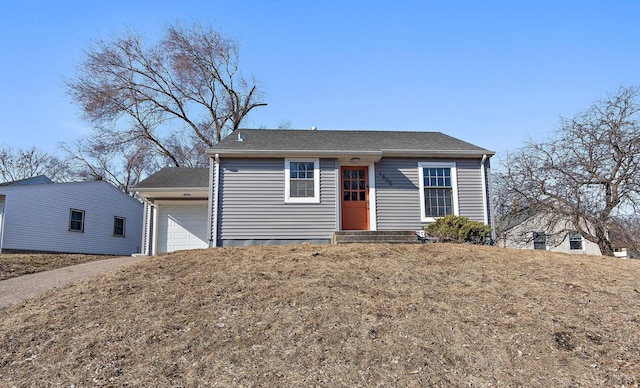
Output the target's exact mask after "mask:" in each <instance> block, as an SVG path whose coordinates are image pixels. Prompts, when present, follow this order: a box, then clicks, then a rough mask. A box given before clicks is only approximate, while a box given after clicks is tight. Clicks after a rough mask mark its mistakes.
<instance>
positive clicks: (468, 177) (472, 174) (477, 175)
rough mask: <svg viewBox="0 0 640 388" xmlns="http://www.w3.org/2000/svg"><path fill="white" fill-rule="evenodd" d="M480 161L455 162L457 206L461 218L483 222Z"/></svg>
mask: <svg viewBox="0 0 640 388" xmlns="http://www.w3.org/2000/svg"><path fill="white" fill-rule="evenodd" d="M481 160H482V159H464V160H457V161H456V171H457V173H458V204H459V211H460V215H461V216H465V217H469V218H470V219H472V220H474V221H478V222H484V198H483V196H484V195H485V193H484V192H483V191H482V180H483V179H484V177H483V176H482V169H481V168H480V162H481Z"/></svg>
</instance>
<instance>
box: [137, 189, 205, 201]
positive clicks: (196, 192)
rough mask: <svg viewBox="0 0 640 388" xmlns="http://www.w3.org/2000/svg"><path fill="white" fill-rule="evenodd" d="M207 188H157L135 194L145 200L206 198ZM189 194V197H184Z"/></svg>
mask: <svg viewBox="0 0 640 388" xmlns="http://www.w3.org/2000/svg"><path fill="white" fill-rule="evenodd" d="M208 190H209V188H208V187H158V188H147V189H142V190H137V191H136V194H137V195H138V196H139V197H141V198H145V199H154V198H176V199H187V198H199V197H202V198H207V193H208ZM185 194H189V196H185Z"/></svg>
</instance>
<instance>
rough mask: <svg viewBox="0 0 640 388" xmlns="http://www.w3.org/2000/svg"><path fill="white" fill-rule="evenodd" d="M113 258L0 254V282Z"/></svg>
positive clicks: (56, 254) (72, 255)
mask: <svg viewBox="0 0 640 388" xmlns="http://www.w3.org/2000/svg"><path fill="white" fill-rule="evenodd" d="M113 257H114V256H104V255H101V256H98V255H82V254H64V253H50V254H37V253H6V254H5V253H3V254H0V280H4V279H9V278H13V277H17V276H22V275H27V274H30V273H36V272H42V271H49V270H52V269H56V268H61V267H66V266H69V265H74V264H82V263H87V262H89V261H95V260H103V259H112V258H113Z"/></svg>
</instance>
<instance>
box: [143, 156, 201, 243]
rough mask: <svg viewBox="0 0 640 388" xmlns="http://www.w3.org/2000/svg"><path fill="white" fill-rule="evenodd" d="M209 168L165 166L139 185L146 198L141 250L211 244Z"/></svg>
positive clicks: (144, 200)
mask: <svg viewBox="0 0 640 388" xmlns="http://www.w3.org/2000/svg"><path fill="white" fill-rule="evenodd" d="M208 187H209V169H208V168H186V167H165V168H163V169H161V170H160V171H158V172H157V173H155V174H153V175H151V176H150V177H148V178H147V179H145V180H143V181H142V182H140V183H139V184H138V185H137V186H136V187H135V189H136V193H137V195H138V198H141V199H142V200H143V202H144V205H145V206H144V231H143V236H142V253H144V254H146V255H155V254H158V253H165V252H174V251H181V250H184V249H201V248H208V247H209V230H210V228H211V222H210V221H209V220H210V217H211V212H210V211H209V198H208V193H209V188H208Z"/></svg>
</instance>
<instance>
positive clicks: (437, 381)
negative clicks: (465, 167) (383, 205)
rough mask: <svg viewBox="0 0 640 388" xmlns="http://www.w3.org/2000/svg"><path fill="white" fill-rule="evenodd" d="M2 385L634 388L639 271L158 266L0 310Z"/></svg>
mask: <svg viewBox="0 0 640 388" xmlns="http://www.w3.org/2000/svg"><path fill="white" fill-rule="evenodd" d="M0 315H1V316H2V320H1V321H0V349H2V351H1V352H0V385H6V386H36V387H37V386H65V387H66V386H71V385H75V386H172V387H174V386H231V385H237V386H376V385H383V386H470V387H478V386H483V387H486V386H510V387H515V386H539V387H550V386H554V387H571V386H637V385H638V384H640V330H639V328H640V262H639V261H631V260H622V259H616V258H603V257H590V256H571V255H562V254H553V253H548V252H540V251H517V250H506V249H501V248H496V247H475V246H466V245H458V246H456V245H448V244H425V245H419V244H416V245H385V244H381V245H364V244H354V245H337V246H335V245H334V246H330V245H322V246H320V245H306V244H303V245H297V246H291V245H290V246H280V247H275V246H267V247H250V248H218V249H212V250H197V251H188V252H178V253H174V254H169V255H163V256H159V257H155V258H152V259H150V260H147V261H145V262H144V263H142V264H139V265H135V266H131V267H127V268H125V269H121V270H119V271H118V272H114V273H112V274H111V275H106V276H101V277H95V278H92V279H88V280H86V281H83V282H81V283H79V284H77V285H74V286H69V287H66V288H61V289H58V290H55V291H53V292H50V293H48V294H46V295H44V296H43V297H40V298H38V299H35V300H32V301H30V302H28V303H26V304H21V305H18V306H13V307H10V308H7V309H4V310H0Z"/></svg>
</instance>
